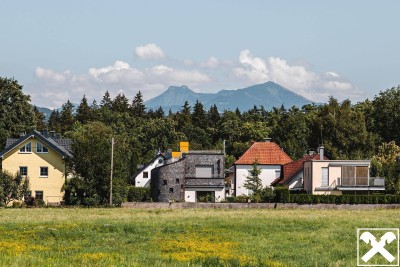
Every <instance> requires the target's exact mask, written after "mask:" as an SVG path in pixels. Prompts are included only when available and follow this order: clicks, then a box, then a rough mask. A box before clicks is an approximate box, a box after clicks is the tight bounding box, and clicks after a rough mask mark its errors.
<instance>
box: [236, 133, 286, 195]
mask: <svg viewBox="0 0 400 267" xmlns="http://www.w3.org/2000/svg"><path fill="white" fill-rule="evenodd" d="M254 162H257V167H258V168H259V169H261V174H260V176H259V177H260V178H261V181H262V185H263V187H266V186H271V183H272V182H273V181H275V180H276V178H278V177H280V176H281V167H282V166H283V165H285V164H287V163H289V162H292V159H291V158H290V157H289V156H288V155H287V154H286V153H285V152H284V151H283V150H282V148H280V147H279V146H278V145H277V144H276V143H274V142H271V141H270V139H266V141H265V142H254V143H253V144H252V145H251V147H250V148H249V149H248V150H247V151H246V152H245V153H244V154H243V155H242V156H241V157H240V158H239V159H238V160H237V161H236V162H235V163H234V179H233V180H232V184H231V186H232V188H234V195H236V196H240V195H246V196H248V195H249V194H251V192H249V190H248V189H247V188H245V187H244V183H245V182H246V179H247V177H248V176H249V175H250V171H251V170H252V168H253V166H252V165H253V164H254Z"/></svg>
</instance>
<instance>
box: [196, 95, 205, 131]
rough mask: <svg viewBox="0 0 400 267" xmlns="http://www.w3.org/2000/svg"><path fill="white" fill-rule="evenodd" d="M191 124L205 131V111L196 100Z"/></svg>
mask: <svg viewBox="0 0 400 267" xmlns="http://www.w3.org/2000/svg"><path fill="white" fill-rule="evenodd" d="M192 123H193V125H196V126H197V127H200V128H202V129H205V128H206V125H207V117H206V111H205V110H204V106H203V104H202V103H201V102H199V101H198V100H196V103H195V104H194V107H193V114H192Z"/></svg>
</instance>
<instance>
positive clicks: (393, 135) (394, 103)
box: [371, 85, 400, 144]
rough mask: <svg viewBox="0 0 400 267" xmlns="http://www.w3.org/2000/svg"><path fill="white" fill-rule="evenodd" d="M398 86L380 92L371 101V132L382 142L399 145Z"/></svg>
mask: <svg viewBox="0 0 400 267" xmlns="http://www.w3.org/2000/svg"><path fill="white" fill-rule="evenodd" d="M399 103H400V85H399V86H397V87H392V88H391V89H388V90H386V91H384V92H380V93H379V96H376V97H375V99H374V100H373V101H372V112H371V113H372V114H371V115H372V119H373V124H374V126H373V130H374V131H375V132H376V133H378V134H379V135H380V136H381V137H382V138H383V141H384V142H390V141H395V142H396V143H398V144H399V143H400V133H399V128H400V116H399V114H400V104H399Z"/></svg>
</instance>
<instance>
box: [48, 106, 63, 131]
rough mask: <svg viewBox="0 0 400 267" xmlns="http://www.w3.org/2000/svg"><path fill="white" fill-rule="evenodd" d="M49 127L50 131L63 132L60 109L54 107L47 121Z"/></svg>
mask: <svg viewBox="0 0 400 267" xmlns="http://www.w3.org/2000/svg"><path fill="white" fill-rule="evenodd" d="M47 128H48V129H49V130H50V131H55V132H58V133H60V132H61V123H60V113H59V112H58V110H55V109H53V111H52V112H51V114H50V117H49V120H48V121H47Z"/></svg>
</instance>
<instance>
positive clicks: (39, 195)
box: [35, 191, 43, 200]
mask: <svg viewBox="0 0 400 267" xmlns="http://www.w3.org/2000/svg"><path fill="white" fill-rule="evenodd" d="M35 199H38V200H43V191H35Z"/></svg>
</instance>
